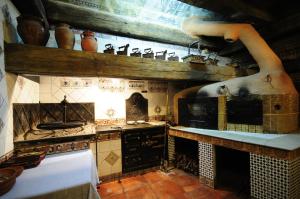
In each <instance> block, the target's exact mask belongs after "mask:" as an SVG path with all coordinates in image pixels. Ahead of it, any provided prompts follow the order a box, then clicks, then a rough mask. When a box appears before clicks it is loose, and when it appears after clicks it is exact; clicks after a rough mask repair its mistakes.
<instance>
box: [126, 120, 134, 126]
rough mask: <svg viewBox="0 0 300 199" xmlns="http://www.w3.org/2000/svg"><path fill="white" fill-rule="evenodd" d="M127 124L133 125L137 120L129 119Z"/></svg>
mask: <svg viewBox="0 0 300 199" xmlns="http://www.w3.org/2000/svg"><path fill="white" fill-rule="evenodd" d="M126 124H129V125H132V124H135V121H127V122H126Z"/></svg>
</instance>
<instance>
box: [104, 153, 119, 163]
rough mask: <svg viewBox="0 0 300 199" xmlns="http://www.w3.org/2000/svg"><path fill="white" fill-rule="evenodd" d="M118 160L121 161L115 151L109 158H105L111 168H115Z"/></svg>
mask: <svg viewBox="0 0 300 199" xmlns="http://www.w3.org/2000/svg"><path fill="white" fill-rule="evenodd" d="M118 159H120V156H118V155H117V154H116V153H114V152H113V151H111V152H110V153H109V154H108V155H107V156H106V158H104V160H105V161H106V162H107V163H108V164H110V165H111V166H113V165H114V164H115V163H116V162H117V161H118Z"/></svg>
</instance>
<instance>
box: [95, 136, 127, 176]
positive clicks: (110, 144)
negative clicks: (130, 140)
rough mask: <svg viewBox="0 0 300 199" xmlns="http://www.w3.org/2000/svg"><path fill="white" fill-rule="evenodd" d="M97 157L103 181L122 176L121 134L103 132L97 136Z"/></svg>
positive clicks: (99, 172)
mask: <svg viewBox="0 0 300 199" xmlns="http://www.w3.org/2000/svg"><path fill="white" fill-rule="evenodd" d="M96 148H97V149H96V156H97V166H98V174H99V177H100V179H101V180H105V179H107V178H111V177H117V176H121V173H122V152H121V132H120V131H110V132H101V133H99V134H98V135H97V142H96Z"/></svg>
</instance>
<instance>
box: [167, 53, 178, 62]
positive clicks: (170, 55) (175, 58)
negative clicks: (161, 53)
mask: <svg viewBox="0 0 300 199" xmlns="http://www.w3.org/2000/svg"><path fill="white" fill-rule="evenodd" d="M168 55H169V57H168V61H179V57H178V56H175V52H171V53H169V54H168Z"/></svg>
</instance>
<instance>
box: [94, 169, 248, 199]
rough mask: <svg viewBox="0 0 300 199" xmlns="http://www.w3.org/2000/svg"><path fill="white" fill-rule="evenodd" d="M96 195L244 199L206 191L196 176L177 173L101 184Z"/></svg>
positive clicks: (103, 198) (107, 197) (133, 198)
mask: <svg viewBox="0 0 300 199" xmlns="http://www.w3.org/2000/svg"><path fill="white" fill-rule="evenodd" d="M98 192H99V194H100V197H101V199H247V197H245V196H241V195H237V194H236V193H234V192H233V191H232V190H228V189H224V188H219V189H212V188H210V187H207V186H205V185H203V184H201V183H200V182H199V179H198V177H197V176H193V175H190V174H187V173H185V172H184V171H181V170H177V169H174V170H173V171H171V172H169V173H163V172H161V171H156V172H149V173H147V174H143V175H138V176H135V177H130V178H125V179H122V180H121V183H118V182H117V181H116V182H110V183H105V184H101V185H100V188H99V189H98Z"/></svg>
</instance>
